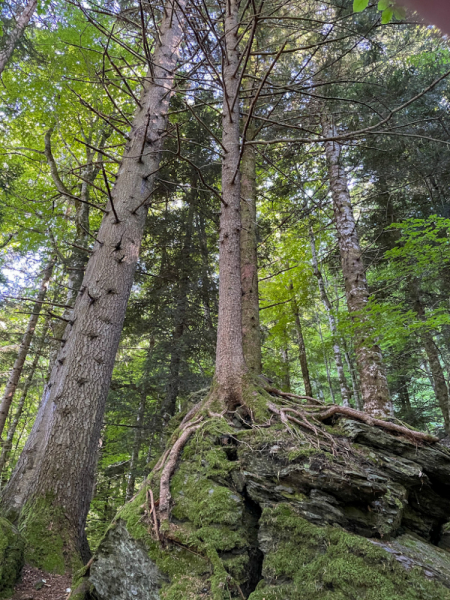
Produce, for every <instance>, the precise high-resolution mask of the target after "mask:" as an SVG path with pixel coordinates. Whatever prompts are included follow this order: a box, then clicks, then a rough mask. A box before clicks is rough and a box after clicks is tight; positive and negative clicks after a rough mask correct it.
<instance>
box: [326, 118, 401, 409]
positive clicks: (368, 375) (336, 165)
mask: <svg viewBox="0 0 450 600" xmlns="http://www.w3.org/2000/svg"><path fill="white" fill-rule="evenodd" d="M322 131H323V135H324V136H325V137H334V136H335V135H336V128H335V126H334V125H333V124H332V121H331V118H330V117H329V116H328V115H323V116H322ZM325 152H326V157H327V163H328V177H329V181H330V189H331V194H332V197H333V207H334V216H335V222H336V228H337V231H338V237H339V251H340V255H341V263H342V273H343V275H344V282H345V293H346V297H347V306H348V310H349V313H350V315H351V316H352V318H353V320H354V322H355V323H356V324H357V326H356V327H355V352H356V364H357V367H358V372H359V378H360V382H361V394H362V401H363V405H364V410H365V411H366V412H367V413H368V414H370V415H372V416H373V417H387V416H389V415H391V414H392V402H391V398H390V395H389V388H388V385H387V378H386V371H385V367H384V364H383V359H382V355H381V349H380V347H379V346H378V345H377V344H375V343H373V342H372V341H371V340H370V334H371V331H369V330H368V326H367V323H366V319H365V317H364V309H365V307H366V304H367V300H368V297H369V292H368V287H367V281H366V274H365V270H364V264H363V260H362V254H361V248H360V244H359V238H358V234H357V231H356V222H355V217H354V214H353V208H352V203H351V199H350V192H349V189H348V184H347V176H346V173H345V171H344V169H343V167H342V165H341V146H340V144H338V143H337V142H331V141H330V142H325Z"/></svg>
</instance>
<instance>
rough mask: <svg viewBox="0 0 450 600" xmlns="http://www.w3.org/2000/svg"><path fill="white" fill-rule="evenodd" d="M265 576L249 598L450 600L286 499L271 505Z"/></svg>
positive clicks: (416, 572)
mask: <svg viewBox="0 0 450 600" xmlns="http://www.w3.org/2000/svg"><path fill="white" fill-rule="evenodd" d="M260 527H261V529H262V530H263V532H264V537H265V538H266V539H267V538H270V539H271V548H270V549H269V548H267V549H266V550H268V551H267V553H266V557H265V560H264V568H263V575H264V581H261V582H260V583H259V584H258V587H257V589H256V591H255V592H253V593H252V594H251V595H250V600H297V599H298V598H301V599H302V600H353V599H354V600H359V599H360V598H361V599H364V600H381V599H382V600H437V599H438V598H439V599H440V600H450V590H449V589H448V588H446V587H444V586H443V585H441V584H439V583H437V582H435V581H430V580H427V579H426V577H425V576H424V575H423V573H422V572H421V570H420V569H418V568H413V569H411V570H406V569H405V567H404V566H402V565H401V564H400V563H399V562H398V561H397V560H396V559H395V557H394V556H393V555H391V554H389V553H387V552H386V551H384V550H382V549H381V548H379V547H377V546H375V545H374V544H372V543H371V542H370V541H369V540H367V539H365V538H362V537H359V536H356V535H352V534H350V533H348V532H346V531H344V530H343V529H340V528H339V527H331V526H326V527H318V526H316V525H312V524H311V523H309V522H308V521H306V520H305V519H303V518H301V517H300V516H299V515H298V514H297V513H296V512H295V510H294V509H293V508H292V506H290V505H289V504H287V503H282V504H278V505H276V506H274V507H266V508H265V509H264V510H263V514H262V517H261V521H260Z"/></svg>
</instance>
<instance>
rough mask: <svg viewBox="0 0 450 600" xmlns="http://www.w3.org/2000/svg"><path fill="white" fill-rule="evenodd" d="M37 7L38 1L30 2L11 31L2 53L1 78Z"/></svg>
mask: <svg viewBox="0 0 450 600" xmlns="http://www.w3.org/2000/svg"><path fill="white" fill-rule="evenodd" d="M36 6H37V0H29V2H28V3H27V4H26V5H25V8H24V9H23V11H22V12H21V13H20V15H19V18H18V19H16V26H15V27H14V29H13V30H12V31H11V33H10V35H9V37H8V39H7V40H6V43H5V47H4V48H3V50H2V51H1V52H0V77H1V75H2V73H3V71H4V70H5V67H6V64H7V62H8V60H9V59H10V58H11V55H12V53H13V52H14V48H15V47H16V45H17V42H18V41H19V40H20V38H21V37H22V35H23V32H24V30H25V27H26V26H27V25H28V23H29V22H30V19H31V17H32V16H33V14H34V11H35V10H36Z"/></svg>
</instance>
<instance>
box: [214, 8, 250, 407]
mask: <svg viewBox="0 0 450 600" xmlns="http://www.w3.org/2000/svg"><path fill="white" fill-rule="evenodd" d="M238 8H239V5H238V2H237V0H229V2H227V3H226V9H225V36H224V40H225V45H226V56H224V59H223V73H222V77H223V83H224V90H223V94H224V102H223V118H222V127H223V129H222V145H223V147H224V156H223V159H222V207H221V208H222V210H221V213H220V226H219V228H220V229H219V323H218V330H217V351H216V373H215V379H216V382H217V384H218V386H219V393H220V396H221V398H222V400H223V402H224V404H225V405H226V406H227V407H229V408H233V407H235V406H236V405H237V404H241V403H242V379H243V375H244V373H245V372H246V365H245V359H244V352H243V345H242V302H241V261H240V233H241V216H240V199H241V197H240V173H239V74H238V68H239V51H238V48H237V47H238V25H239V22H238Z"/></svg>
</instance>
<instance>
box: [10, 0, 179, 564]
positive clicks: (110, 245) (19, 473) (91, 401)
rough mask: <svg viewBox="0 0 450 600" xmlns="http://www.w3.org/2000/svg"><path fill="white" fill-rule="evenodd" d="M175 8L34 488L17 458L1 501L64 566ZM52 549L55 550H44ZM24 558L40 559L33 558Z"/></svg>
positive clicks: (62, 357)
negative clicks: (60, 553) (55, 540)
mask: <svg viewBox="0 0 450 600" xmlns="http://www.w3.org/2000/svg"><path fill="white" fill-rule="evenodd" d="M174 6H175V5H173V6H172V5H171V4H170V3H168V4H167V5H166V8H165V11H164V16H163V21H162V24H161V27H160V35H159V43H158V46H157V48H156V50H155V53H154V57H153V69H152V73H151V75H149V76H148V77H147V80H146V82H145V84H144V89H143V92H142V95H141V99H140V108H139V109H138V111H137V114H136V117H135V119H134V123H133V126H132V130H131V134H130V140H129V142H128V144H127V147H126V149H125V153H124V158H123V160H122V164H121V166H120V169H119V172H118V176H117V180H116V184H115V186H114V188H113V190H112V198H111V199H110V202H109V204H108V213H107V214H106V215H105V216H104V218H103V221H102V224H101V227H100V230H99V232H98V235H97V240H98V241H97V242H96V243H95V246H94V250H93V253H92V255H91V257H90V259H89V262H88V265H87V269H86V274H85V276H84V279H83V285H82V288H81V292H80V294H79V295H78V298H77V300H76V303H75V308H74V314H73V319H72V321H71V322H70V324H69V325H68V327H67V328H66V332H65V336H64V342H63V345H62V348H61V351H60V352H59V355H58V359H57V361H56V363H55V367H54V369H53V372H52V376H51V379H50V382H49V385H48V389H49V391H48V396H49V397H48V400H47V403H48V404H51V405H52V409H53V411H52V415H51V422H50V424H49V426H48V433H47V436H46V447H45V452H44V454H43V456H42V459H41V460H40V461H39V464H37V465H35V468H34V469H33V471H34V472H33V478H32V482H31V484H30V485H28V487H27V488H26V489H23V487H22V481H23V479H24V471H26V469H27V463H28V467H29V463H30V461H31V462H32V461H33V457H32V456H31V457H28V458H27V457H26V456H24V459H23V460H22V457H21V459H20V461H19V464H18V466H17V468H16V469H15V471H14V474H13V477H12V478H11V481H10V483H9V484H8V486H7V487H6V488H5V493H4V496H3V498H2V500H3V507H4V508H6V509H7V512H12V511H13V510H14V509H15V510H16V511H20V510H22V509H23V507H24V505H27V506H33V511H30V510H28V511H26V513H27V519H26V521H25V522H24V523H23V528H24V534H25V536H27V534H28V533H30V534H31V530H32V529H33V527H34V532H36V531H39V535H40V537H41V540H42V539H45V537H46V536H47V537H48V538H49V537H54V536H55V535H56V532H57V534H58V535H59V536H60V538H62V539H63V540H64V543H65V558H64V559H65V562H66V568H67V567H69V566H70V564H69V563H70V559H71V558H74V557H75V558H77V557H79V556H80V554H82V555H86V554H87V552H86V547H85V545H84V544H85V537H84V527H85V521H86V515H87V512H88V510H89V504H90V501H91V496H92V491H93V485H94V471H95V466H96V463H97V450H98V441H99V437H100V430H101V426H102V421H103V414H104V407H105V401H106V396H107V393H108V388H109V383H110V380H111V374H112V369H113V366H114V359H115V355H116V351H117V348H118V344H119V340H120V334H121V331H122V324H123V320H124V317H125V310H126V306H127V301H128V297H129V294H130V290H131V286H132V283H133V277H134V272H135V268H136V263H137V260H138V256H139V249H140V243H141V239H142V235H143V230H144V225H145V219H146V214H147V204H148V202H149V200H150V196H151V194H152V192H153V190H154V180H155V177H156V173H157V171H158V168H159V163H160V154H161V149H162V143H163V139H164V136H165V134H166V130H167V115H168V108H169V101H170V97H171V93H172V91H173V87H174V74H175V70H176V63H177V56H178V47H179V45H180V43H181V39H182V27H181V22H180V20H179V18H178V17H177V13H178V8H177V9H175V8H174ZM176 6H177V7H179V10H180V11H182V10H183V9H184V6H185V1H184V0H180V1H179V2H178V4H177V5H176ZM22 454H24V453H22ZM50 498H51V500H49V499H50ZM43 513H45V514H46V516H45V518H44V517H43ZM49 518H53V519H54V524H53V530H52V532H49V531H48V530H47V527H46V526H45V527H44V525H43V524H44V523H46V524H47V523H48V519H49ZM22 519H23V515H22ZM48 541H49V543H50V544H51V543H52V542H51V540H48ZM41 545H42V541H41ZM52 545H53V544H52ZM50 551H53V552H54V549H53V548H49V552H50ZM31 558H32V560H33V559H34V560H35V561H37V562H40V561H41V558H40V557H38V556H33V557H31ZM59 568H61V567H59Z"/></svg>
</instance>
